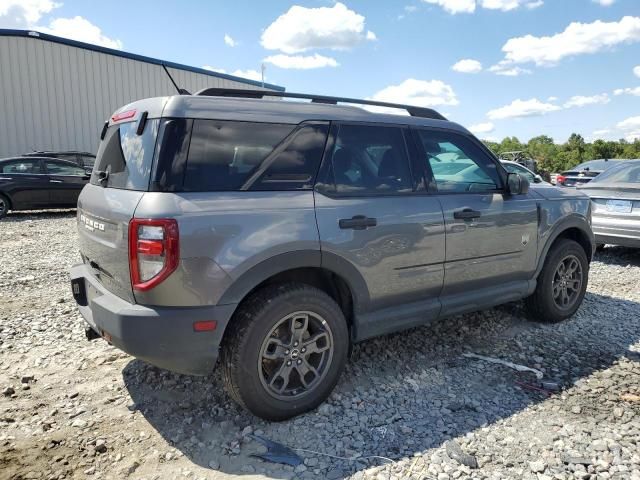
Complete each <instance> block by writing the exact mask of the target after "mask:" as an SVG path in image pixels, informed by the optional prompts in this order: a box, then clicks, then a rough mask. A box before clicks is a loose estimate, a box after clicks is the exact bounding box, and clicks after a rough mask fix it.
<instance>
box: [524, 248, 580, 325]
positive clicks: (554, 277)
mask: <svg viewBox="0 0 640 480" xmlns="http://www.w3.org/2000/svg"><path fill="white" fill-rule="evenodd" d="M588 279H589V260H588V259H587V255H586V253H585V251H584V249H583V248H582V246H581V245H580V244H579V243H577V242H575V241H573V240H569V239H562V240H559V241H558V242H557V243H556V244H555V245H553V246H552V247H551V250H550V251H549V252H548V253H547V258H546V259H545V262H544V266H543V267H542V271H541V272H540V275H539V277H538V284H537V286H536V289H535V291H534V292H533V294H532V295H531V296H529V297H528V298H526V299H525V306H526V308H527V310H528V312H529V314H530V317H531V319H532V320H534V321H537V322H543V323H556V322H561V321H562V320H566V319H567V318H569V317H570V316H572V315H573V314H574V313H576V310H578V308H579V307H580V305H581V304H582V299H583V298H584V294H585V292H586V290H587V282H588Z"/></svg>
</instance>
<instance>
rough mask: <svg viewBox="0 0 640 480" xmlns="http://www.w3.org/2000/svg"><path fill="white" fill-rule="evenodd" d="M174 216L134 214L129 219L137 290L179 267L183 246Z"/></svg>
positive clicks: (130, 263) (156, 282) (154, 284)
mask: <svg viewBox="0 0 640 480" xmlns="http://www.w3.org/2000/svg"><path fill="white" fill-rule="evenodd" d="M178 239H179V234H178V222H176V221H175V220H174V219H148V218H133V219H131V221H130V222H129V271H130V272H131V285H132V286H133V288H134V289H135V290H139V291H146V290H149V289H151V288H153V287H155V286H156V285H158V284H159V283H160V282H162V281H163V280H164V279H166V278H167V277H168V276H169V275H171V273H173V271H174V270H175V269H176V268H177V267H178V260H179V253H180V246H179V243H178Z"/></svg>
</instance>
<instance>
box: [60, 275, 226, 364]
mask: <svg viewBox="0 0 640 480" xmlns="http://www.w3.org/2000/svg"><path fill="white" fill-rule="evenodd" d="M71 284H72V288H73V293H74V298H75V299H76V302H77V303H78V308H79V309H80V313H81V314H82V316H83V317H84V319H85V320H86V322H87V323H88V324H89V326H90V327H91V328H92V329H93V330H94V331H95V332H96V333H98V334H99V335H100V336H101V337H103V338H105V339H106V340H107V341H109V343H112V344H113V345H114V346H116V347H118V348H119V349H120V350H123V351H124V352H127V353H128V354H130V355H133V356H134V357H136V358H139V359H141V360H144V361H146V362H148V363H151V364H153V365H156V366H158V367H161V368H165V369H167V370H171V371H174V372H178V373H186V374H191V375H206V374H208V373H210V372H211V371H212V370H213V368H214V366H215V363H216V360H217V358H218V351H219V347H220V343H221V341H222V335H223V333H224V330H225V328H226V326H227V324H228V323H229V319H230V318H231V315H232V314H233V311H234V310H235V307H236V305H218V306H207V307H153V306H143V305H135V304H131V303H129V302H127V301H126V300H123V299H122V298H120V297H118V296H117V295H114V294H113V293H111V292H109V291H108V290H106V289H105V288H104V287H103V286H102V284H101V283H100V282H98V280H97V279H96V278H95V276H94V275H93V273H92V271H91V268H90V267H88V266H87V265H84V264H81V265H76V266H74V267H73V268H72V269H71ZM210 320H215V321H216V322H217V326H216V329H215V330H213V331H205V332H196V331H194V327H193V323H194V322H197V321H210Z"/></svg>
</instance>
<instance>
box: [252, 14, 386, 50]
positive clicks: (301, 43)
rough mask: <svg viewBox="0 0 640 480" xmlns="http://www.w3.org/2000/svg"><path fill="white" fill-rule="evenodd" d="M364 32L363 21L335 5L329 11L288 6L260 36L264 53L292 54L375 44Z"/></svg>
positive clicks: (362, 18)
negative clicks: (272, 51) (265, 51)
mask: <svg viewBox="0 0 640 480" xmlns="http://www.w3.org/2000/svg"><path fill="white" fill-rule="evenodd" d="M375 38H376V36H375V34H374V33H373V32H371V31H366V30H365V18H364V17H363V16H362V15H359V14H358V13H356V12H354V11H353V10H350V9H349V8H347V7H346V6H345V5H344V4H342V3H340V2H338V3H336V4H335V5H333V6H332V7H319V8H306V7H301V6H299V5H294V6H292V7H291V8H290V9H289V10H288V11H287V12H286V13H284V14H282V15H280V16H279V17H278V18H277V19H276V20H275V21H274V22H273V23H272V24H271V25H269V26H268V27H267V28H266V29H265V31H264V32H263V33H262V37H261V39H260V43H261V44H262V46H263V47H264V48H266V49H268V50H281V51H282V52H284V53H288V54H293V53H300V52H305V51H307V50H310V49H314V48H329V49H332V50H346V49H349V48H351V47H354V46H355V45H357V44H358V43H360V42H362V41H365V40H369V41H371V40H375Z"/></svg>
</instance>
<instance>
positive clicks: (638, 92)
mask: <svg viewBox="0 0 640 480" xmlns="http://www.w3.org/2000/svg"><path fill="white" fill-rule="evenodd" d="M613 94H614V95H616V96H618V95H634V96H636V97H640V87H635V88H617V89H615V90H614V91H613Z"/></svg>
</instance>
